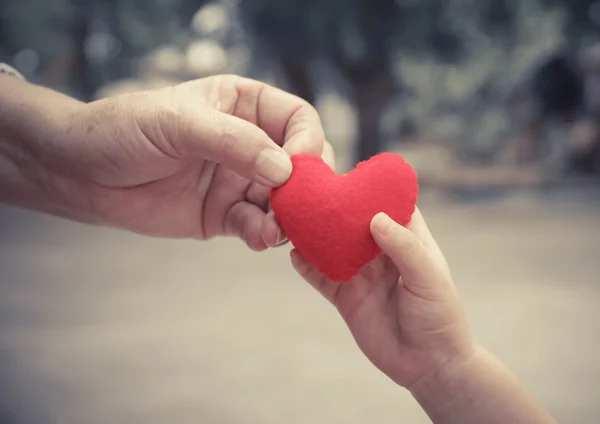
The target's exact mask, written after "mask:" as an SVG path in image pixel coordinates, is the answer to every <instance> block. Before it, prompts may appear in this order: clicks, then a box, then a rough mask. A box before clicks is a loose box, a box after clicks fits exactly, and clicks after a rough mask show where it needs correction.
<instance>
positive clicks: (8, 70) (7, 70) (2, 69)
mask: <svg viewBox="0 0 600 424" xmlns="http://www.w3.org/2000/svg"><path fill="white" fill-rule="evenodd" d="M0 74H5V75H10V76H12V77H16V78H19V79H22V80H24V79H25V77H23V75H21V74H20V73H19V71H17V70H16V69H15V68H13V67H12V66H9V65H7V64H6V63H0Z"/></svg>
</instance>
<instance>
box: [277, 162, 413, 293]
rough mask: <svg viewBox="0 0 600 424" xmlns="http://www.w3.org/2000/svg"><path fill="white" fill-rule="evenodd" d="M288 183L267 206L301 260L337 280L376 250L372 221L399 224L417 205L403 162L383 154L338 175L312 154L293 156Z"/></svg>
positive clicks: (409, 172)
mask: <svg viewBox="0 0 600 424" xmlns="http://www.w3.org/2000/svg"><path fill="white" fill-rule="evenodd" d="M292 163H293V165H294V171H293V172H292V176H291V177H290V179H289V180H288V182H287V183H286V184H285V185H283V186H282V187H280V188H277V189H273V190H271V195H270V198H271V207H272V209H273V211H274V212H275V217H276V219H277V221H278V222H279V225H280V226H281V228H282V230H283V231H284V233H285V235H286V236H287V237H288V239H289V240H290V241H291V242H292V244H293V245H294V247H295V248H296V249H298V252H300V254H301V255H302V256H303V257H304V259H305V260H306V261H307V262H308V263H309V264H311V265H312V266H313V267H315V268H316V269H317V270H319V271H320V272H321V273H322V274H323V275H325V276H326V277H327V278H329V279H330V280H332V281H335V282H343V281H348V280H349V279H351V278H352V277H353V276H355V275H356V274H358V272H359V271H360V269H361V268H362V267H363V266H365V265H366V264H368V263H369V262H371V261H372V260H373V259H375V258H376V257H377V256H378V255H379V253H380V251H381V250H380V249H379V247H378V246H377V244H375V241H374V240H373V237H372V235H371V231H370V225H371V220H372V219H373V217H374V216H375V215H377V213H379V212H385V213H387V214H388V215H389V216H390V217H391V218H392V219H393V220H394V221H396V222H398V223H399V224H401V225H406V224H408V223H409V222H410V219H411V217H412V214H413V213H414V211H415V205H416V202H417V192H418V185H417V176H416V174H415V172H414V170H413V169H412V167H411V166H410V165H409V164H408V163H406V162H405V161H404V159H403V158H402V157H401V156H399V155H395V154H391V153H383V154H380V155H378V156H375V157H373V158H371V159H370V160H368V161H366V162H361V163H359V164H358V166H357V167H356V169H354V170H353V171H351V172H349V173H348V174H346V175H337V174H335V172H334V171H333V170H332V169H331V168H330V167H329V166H328V165H327V164H326V163H325V162H323V160H322V159H321V158H319V157H316V156H310V155H294V156H292Z"/></svg>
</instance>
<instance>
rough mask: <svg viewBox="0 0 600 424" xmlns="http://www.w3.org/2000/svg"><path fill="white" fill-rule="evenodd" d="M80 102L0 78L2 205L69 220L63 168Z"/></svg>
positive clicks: (24, 83)
mask: <svg viewBox="0 0 600 424" xmlns="http://www.w3.org/2000/svg"><path fill="white" fill-rule="evenodd" d="M80 105H81V103H80V102H78V101H76V100H74V99H72V98H69V97H67V96H64V95H61V94H59V93H57V92H54V91H52V90H49V89H45V88H42V87H39V86H36V85H34V84H30V83H28V82H26V81H23V80H20V79H17V78H15V77H13V76H11V75H7V74H0V201H2V202H6V203H9V204H12V205H15V206H20V207H25V208H28V209H35V210H40V211H43V212H48V213H53V214H55V215H60V216H70V215H71V214H72V211H71V210H70V209H71V206H70V205H69V201H68V199H67V198H66V196H65V193H66V192H67V191H69V190H70V188H69V187H68V186H69V182H68V178H66V177H65V175H64V174H65V172H68V169H69V164H68V163H67V164H65V163H61V158H64V157H65V152H66V148H68V146H64V144H63V140H64V139H65V138H66V137H65V135H66V134H67V133H68V126H69V120H70V119H69V116H70V115H71V114H72V113H73V111H74V110H76V109H77V108H78V107H80Z"/></svg>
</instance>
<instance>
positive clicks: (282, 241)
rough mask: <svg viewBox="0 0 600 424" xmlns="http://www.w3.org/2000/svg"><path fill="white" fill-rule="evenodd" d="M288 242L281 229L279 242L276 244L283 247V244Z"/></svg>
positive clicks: (279, 229)
mask: <svg viewBox="0 0 600 424" xmlns="http://www.w3.org/2000/svg"><path fill="white" fill-rule="evenodd" d="M286 241H287V238H286V236H285V235H284V234H283V231H282V230H281V228H278V229H277V241H276V242H275V243H276V245H277V246H281V245H282V244H283V243H285V242H286Z"/></svg>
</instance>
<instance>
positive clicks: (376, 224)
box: [371, 212, 398, 236]
mask: <svg viewBox="0 0 600 424" xmlns="http://www.w3.org/2000/svg"><path fill="white" fill-rule="evenodd" d="M396 225H398V224H396V222H394V220H393V219H392V218H390V217H389V216H388V215H387V214H385V213H383V212H380V213H378V214H377V215H375V216H374V217H373V219H372V220H371V232H372V234H373V236H387V235H388V234H389V233H390V232H391V231H392V230H393V229H394V226H396Z"/></svg>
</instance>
